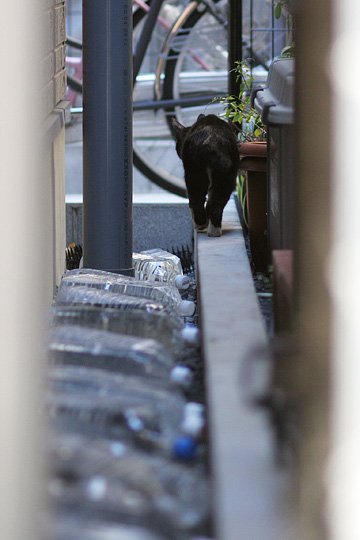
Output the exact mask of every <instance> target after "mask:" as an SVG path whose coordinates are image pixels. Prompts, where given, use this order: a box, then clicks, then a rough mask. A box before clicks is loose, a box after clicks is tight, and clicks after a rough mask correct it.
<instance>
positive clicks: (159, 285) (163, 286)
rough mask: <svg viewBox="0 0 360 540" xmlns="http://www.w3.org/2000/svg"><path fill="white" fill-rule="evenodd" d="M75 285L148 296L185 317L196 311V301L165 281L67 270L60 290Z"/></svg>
mask: <svg viewBox="0 0 360 540" xmlns="http://www.w3.org/2000/svg"><path fill="white" fill-rule="evenodd" d="M73 286H87V287H93V288H96V289H104V290H108V291H111V292H114V293H119V294H126V295H129V296H135V297H137V298H138V297H140V298H147V299H149V300H154V301H155V302H159V303H161V304H163V305H164V306H167V307H168V309H170V310H172V311H173V312H174V313H178V314H179V315H181V316H183V317H190V316H192V315H193V314H194V312H195V304H194V302H191V301H188V300H182V299H181V296H180V294H179V291H178V290H177V289H176V288H175V287H172V286H171V285H169V284H167V283H163V282H154V281H152V282H147V281H139V280H136V279H134V278H132V277H129V276H123V275H120V274H113V273H111V272H104V271H102V270H91V269H86V268H82V269H77V270H69V271H68V272H66V273H65V274H64V276H63V278H62V280H61V283H60V288H59V291H61V289H62V288H63V287H73Z"/></svg>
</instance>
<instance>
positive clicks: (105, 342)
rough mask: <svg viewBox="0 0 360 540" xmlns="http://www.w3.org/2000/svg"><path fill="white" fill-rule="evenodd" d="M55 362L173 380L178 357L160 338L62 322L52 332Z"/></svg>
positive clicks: (50, 344)
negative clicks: (174, 355) (173, 371)
mask: <svg viewBox="0 0 360 540" xmlns="http://www.w3.org/2000/svg"><path fill="white" fill-rule="evenodd" d="M48 339H49V342H48V359H49V360H50V361H51V362H55V363H59V364H65V365H78V366H86V367H95V368H100V369H107V370H110V371H115V372H117V371H118V372H120V373H123V374H125V375H126V374H127V375H134V376H142V377H145V378H146V379H147V380H148V379H157V380H161V381H164V383H165V382H169V381H170V377H171V371H172V369H173V368H174V367H175V359H174V357H173V356H172V355H171V354H170V353H169V351H168V350H166V349H165V348H164V347H163V346H162V345H161V344H160V343H159V342H158V341H155V340H153V339H145V338H140V337H134V336H127V335H124V334H115V333H113V332H108V331H107V330H96V329H93V328H85V327H83V326H70V325H62V326H57V327H54V328H51V329H50V331H49V337H48Z"/></svg>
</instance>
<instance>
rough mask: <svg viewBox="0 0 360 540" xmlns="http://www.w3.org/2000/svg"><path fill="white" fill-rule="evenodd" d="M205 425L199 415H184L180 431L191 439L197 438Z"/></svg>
mask: <svg viewBox="0 0 360 540" xmlns="http://www.w3.org/2000/svg"><path fill="white" fill-rule="evenodd" d="M204 425H205V421H204V419H203V418H202V416H201V415H199V414H186V415H185V417H184V419H183V421H182V423H181V431H182V432H183V433H185V434H186V435H190V436H191V437H198V436H199V435H200V434H201V431H202V430H203V428H204Z"/></svg>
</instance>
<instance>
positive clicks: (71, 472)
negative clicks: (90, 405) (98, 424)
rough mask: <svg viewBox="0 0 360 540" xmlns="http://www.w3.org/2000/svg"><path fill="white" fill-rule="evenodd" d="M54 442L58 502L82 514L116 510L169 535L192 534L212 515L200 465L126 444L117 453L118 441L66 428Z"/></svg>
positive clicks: (119, 518) (53, 494) (118, 518)
mask: <svg viewBox="0 0 360 540" xmlns="http://www.w3.org/2000/svg"><path fill="white" fill-rule="evenodd" d="M50 444H51V449H50V453H51V459H50V462H51V463H52V471H51V482H52V485H53V486H55V487H56V488H57V489H52V490H51V489H50V495H51V497H52V503H53V505H54V504H55V505H58V506H59V505H61V504H66V505H68V506H69V507H71V508H74V507H75V508H76V510H77V511H76V514H77V515H81V511H83V512H84V513H86V514H87V516H89V515H94V514H95V515H96V514H98V515H101V516H103V517H104V516H106V515H108V516H109V515H111V514H113V515H116V521H117V522H119V521H120V522H125V523H132V524H133V523H134V522H135V523H136V524H137V525H138V526H142V527H147V528H148V529H149V530H150V531H151V532H156V533H159V534H162V535H164V537H165V538H180V537H181V538H184V537H186V538H188V534H190V533H191V532H192V531H195V530H197V531H198V530H199V528H200V527H201V526H202V525H204V523H205V521H206V519H207V518H208V516H209V508H210V505H209V486H208V482H207V479H206V478H205V476H204V474H203V472H202V471H201V470H200V469H198V468H196V467H189V466H187V465H183V464H181V463H177V462H174V461H171V460H169V459H168V458H167V457H166V456H163V455H154V454H151V453H145V452H139V451H137V450H136V449H134V448H133V447H132V446H131V445H128V444H126V443H125V444H122V443H120V447H121V448H120V447H119V448H120V450H121V451H120V452H115V453H114V452H113V447H114V445H117V446H119V443H118V442H116V443H114V442H111V441H109V440H106V439H96V440H92V439H91V438H89V437H84V436H83V435H71V434H66V433H61V434H59V435H58V436H55V437H52V439H51V443H50ZM69 478H72V479H74V481H73V482H68V481H67V480H68V479H69ZM184 535H185V536H184ZM120 538H121V537H120ZM130 538H131V537H130Z"/></svg>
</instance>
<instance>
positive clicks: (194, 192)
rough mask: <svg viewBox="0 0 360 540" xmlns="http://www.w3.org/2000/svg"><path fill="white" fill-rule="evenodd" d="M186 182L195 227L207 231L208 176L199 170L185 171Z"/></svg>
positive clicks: (199, 230)
mask: <svg viewBox="0 0 360 540" xmlns="http://www.w3.org/2000/svg"><path fill="white" fill-rule="evenodd" d="M185 183H186V188H187V192H188V197H189V206H190V211H191V216H192V220H193V225H194V229H196V230H197V231H198V232H206V231H207V227H208V222H209V220H208V216H207V214H206V211H205V201H206V193H207V187H208V177H207V175H204V174H201V173H200V172H199V171H198V170H197V171H196V173H195V174H194V173H193V172H192V173H191V174H189V173H187V172H186V171H185Z"/></svg>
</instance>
